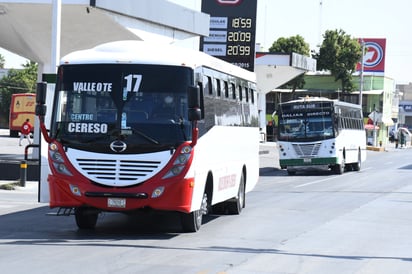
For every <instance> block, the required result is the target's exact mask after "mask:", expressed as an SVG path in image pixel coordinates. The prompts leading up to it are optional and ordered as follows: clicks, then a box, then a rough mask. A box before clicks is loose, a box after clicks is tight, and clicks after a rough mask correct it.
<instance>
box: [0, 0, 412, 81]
mask: <svg viewBox="0 0 412 274" xmlns="http://www.w3.org/2000/svg"><path fill="white" fill-rule="evenodd" d="M168 1H170V2H174V3H177V4H180V5H182V6H185V7H187V8H190V9H194V10H199V11H200V9H201V0H168ZM208 1H211V0H208ZM243 1H250V0H243ZM257 1H258V11H257V20H256V25H257V26H256V43H259V44H260V45H261V49H260V51H267V50H268V48H269V47H270V46H271V45H272V43H273V42H274V41H276V40H277V39H278V38H280V37H290V36H295V35H300V36H302V37H303V38H304V39H305V41H306V42H307V43H309V45H310V48H311V49H312V50H315V51H316V50H317V49H318V46H319V44H320V43H321V42H322V40H323V38H322V35H323V34H324V33H325V31H326V30H335V29H337V30H339V29H342V30H343V31H345V32H346V33H347V34H349V35H350V36H352V37H353V38H385V39H386V53H385V76H387V77H390V78H392V79H394V80H395V82H396V83H397V84H407V83H410V82H412V69H410V68H409V66H412V29H411V28H410V26H411V23H410V22H408V20H409V18H410V17H411V10H412V2H410V0H391V1H388V0H288V1H284V0H283V1H281V0H257ZM0 54H2V55H3V56H4V57H5V59H6V65H5V67H6V68H19V67H21V64H24V63H25V59H24V58H22V57H19V56H15V55H12V54H10V53H8V52H6V51H4V50H3V49H0Z"/></svg>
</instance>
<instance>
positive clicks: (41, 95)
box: [36, 82, 47, 105]
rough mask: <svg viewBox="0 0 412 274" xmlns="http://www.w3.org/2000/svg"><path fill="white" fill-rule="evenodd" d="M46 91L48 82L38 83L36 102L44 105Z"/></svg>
mask: <svg viewBox="0 0 412 274" xmlns="http://www.w3.org/2000/svg"><path fill="white" fill-rule="evenodd" d="M46 92H47V83H46V82H41V83H37V90H36V103H37V104H40V105H44V104H45V103H46Z"/></svg>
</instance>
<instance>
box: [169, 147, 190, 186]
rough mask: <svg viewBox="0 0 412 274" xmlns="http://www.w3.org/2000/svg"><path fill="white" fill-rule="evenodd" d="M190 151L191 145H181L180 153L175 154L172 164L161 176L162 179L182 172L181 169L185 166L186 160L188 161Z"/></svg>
mask: <svg viewBox="0 0 412 274" xmlns="http://www.w3.org/2000/svg"><path fill="white" fill-rule="evenodd" d="M191 152H192V147H191V146H184V147H182V149H181V150H180V154H179V155H177V157H176V159H175V161H174V162H173V166H172V167H171V168H170V170H169V171H168V172H167V173H166V175H165V176H163V179H167V178H170V177H173V176H177V175H179V174H180V173H181V172H182V170H183V169H184V168H185V166H186V164H187V162H188V161H189V159H190V155H191Z"/></svg>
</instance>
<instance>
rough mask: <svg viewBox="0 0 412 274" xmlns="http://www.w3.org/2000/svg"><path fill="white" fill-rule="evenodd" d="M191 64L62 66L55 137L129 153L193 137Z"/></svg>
mask: <svg viewBox="0 0 412 274" xmlns="http://www.w3.org/2000/svg"><path fill="white" fill-rule="evenodd" d="M192 75H193V73H192V70H191V69H190V68H184V67H173V66H151V65H134V64H122V65H120V64H115V65H113V64H111V65H104V64H88V65H63V66H61V67H60V68H59V72H58V81H57V89H56V96H55V103H54V106H55V109H54V111H53V118H52V119H53V120H52V128H51V137H52V138H55V139H56V140H58V141H60V142H62V143H63V144H64V145H66V146H71V147H77V148H80V149H83V150H88V151H96V152H105V153H108V152H113V151H111V150H110V148H109V145H108V143H110V142H112V141H114V140H122V141H123V142H125V143H127V147H128V151H127V152H128V153H136V152H141V151H155V150H162V149H165V148H170V147H175V146H177V145H179V144H181V143H182V142H184V141H187V140H190V139H191V124H190V123H189V121H188V120H187V99H186V92H187V87H188V86H189V85H191V84H192V83H193V76H192Z"/></svg>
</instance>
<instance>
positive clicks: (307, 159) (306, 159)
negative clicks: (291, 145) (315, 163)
mask: <svg viewBox="0 0 412 274" xmlns="http://www.w3.org/2000/svg"><path fill="white" fill-rule="evenodd" d="M303 162H304V163H306V164H310V163H312V159H311V158H304V159H303Z"/></svg>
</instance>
